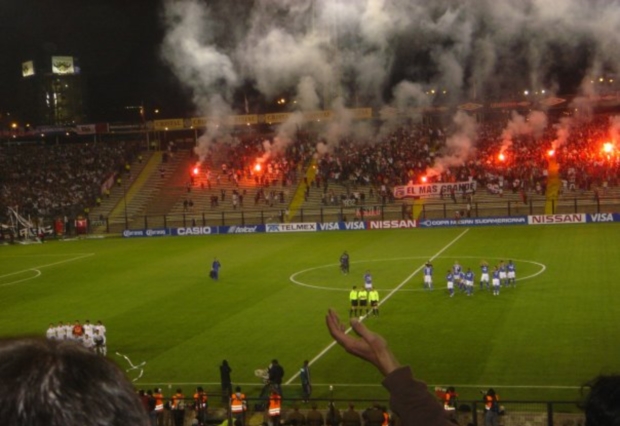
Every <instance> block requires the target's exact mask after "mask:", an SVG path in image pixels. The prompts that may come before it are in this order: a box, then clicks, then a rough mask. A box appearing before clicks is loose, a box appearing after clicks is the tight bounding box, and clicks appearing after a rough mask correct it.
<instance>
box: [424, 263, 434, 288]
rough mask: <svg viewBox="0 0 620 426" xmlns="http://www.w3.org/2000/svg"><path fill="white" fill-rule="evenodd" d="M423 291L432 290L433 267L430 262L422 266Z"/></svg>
mask: <svg viewBox="0 0 620 426" xmlns="http://www.w3.org/2000/svg"><path fill="white" fill-rule="evenodd" d="M424 289H425V290H432V289H433V265H432V264H431V262H426V264H425V265H424Z"/></svg>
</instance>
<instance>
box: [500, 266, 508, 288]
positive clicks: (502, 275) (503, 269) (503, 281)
mask: <svg viewBox="0 0 620 426" xmlns="http://www.w3.org/2000/svg"><path fill="white" fill-rule="evenodd" d="M506 278H507V276H506V264H505V263H504V261H503V260H500V261H499V284H500V285H501V286H505V285H506V284H507V280H506Z"/></svg>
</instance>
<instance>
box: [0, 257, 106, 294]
mask: <svg viewBox="0 0 620 426" xmlns="http://www.w3.org/2000/svg"><path fill="white" fill-rule="evenodd" d="M94 255H95V253H84V254H81V255H79V256H77V257H72V258H69V259H65V260H61V261H58V262H54V263H48V264H46V265H40V266H33V267H32V268H28V269H22V270H21V271H17V272H11V273H9V274H4V275H0V280H1V279H3V278H6V277H10V276H12V275H18V274H23V273H25V272H30V271H36V272H38V275H36V276H34V277H30V278H24V279H22V280H19V281H13V282H10V283H4V284H0V287H6V286H9V285H15V284H17V283H21V282H23V281H28V280H31V279H34V278H38V277H39V276H40V275H41V271H39V269H41V268H48V267H50V266H56V265H62V264H63V263H69V262H73V261H75V260H80V259H84V258H85V257H90V256H94Z"/></svg>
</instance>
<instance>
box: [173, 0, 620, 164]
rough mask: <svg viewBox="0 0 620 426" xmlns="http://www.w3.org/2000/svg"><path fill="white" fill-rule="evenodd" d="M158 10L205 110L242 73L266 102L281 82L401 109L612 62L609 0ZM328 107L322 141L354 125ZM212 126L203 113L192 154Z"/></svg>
mask: <svg viewBox="0 0 620 426" xmlns="http://www.w3.org/2000/svg"><path fill="white" fill-rule="evenodd" d="M240 4H241V5H240ZM162 21H163V24H164V26H165V30H166V35H165V37H164V40H163V43H162V47H161V54H162V58H163V59H164V60H165V61H166V63H167V64H168V65H169V66H170V67H171V69H172V70H173V72H174V74H175V75H176V76H177V78H178V79H179V80H180V81H181V82H182V83H183V84H184V85H186V86H187V88H189V89H190V90H191V92H192V95H193V99H194V103H195V105H196V109H197V111H198V113H199V114H201V115H204V116H208V117H225V116H227V115H229V114H231V113H232V114H234V113H237V114H239V113H245V111H243V110H242V111H234V107H233V104H234V102H233V99H234V96H235V93H237V92H238V91H239V90H240V89H241V88H242V86H244V85H247V84H250V85H251V86H252V88H253V89H254V90H255V91H257V92H259V93H260V94H261V95H262V96H263V97H264V99H266V100H267V101H270V100H275V99H276V98H277V97H279V96H281V94H282V93H289V94H290V93H293V94H294V96H295V99H297V103H296V107H297V108H298V109H299V110H300V111H308V110H313V109H337V108H340V110H345V109H346V108H351V107H354V106H362V107H373V108H375V109H381V108H382V107H384V106H391V107H394V108H397V109H399V108H400V109H402V108H407V107H416V106H426V105H428V104H429V103H430V102H432V100H429V95H427V91H428V90H430V89H435V90H437V93H441V96H444V98H443V99H446V100H449V101H451V102H458V101H460V100H472V99H491V98H493V97H498V98H501V96H502V95H505V94H506V93H514V92H515V91H517V92H522V91H523V90H526V89H529V90H540V89H543V88H544V89H546V90H548V91H550V92H555V93H557V92H563V93H567V92H570V93H578V92H579V91H580V90H579V88H580V86H581V83H582V81H583V80H584V79H585V78H588V77H589V76H591V75H598V74H602V73H609V74H615V73H617V72H618V70H619V69H620V56H618V55H617V46H618V45H619V44H620V43H619V42H620V32H619V31H617V29H618V28H620V0H588V1H584V0H562V1H559V2H558V1H549V0H523V1H513V0H470V1H463V0H438V1H434V2H428V1H422V0H413V1H412V0H357V1H350V0H314V1H298V0H270V1H253V2H252V1H251V2H231V1H229V0H219V1H211V2H206V1H198V0H164V3H163V8H162ZM256 112H257V111H250V113H256ZM336 115H337V117H341V120H339V119H336V120H334V121H333V122H332V123H330V125H329V126H330V127H329V129H327V128H326V130H325V135H324V137H323V140H324V147H323V149H325V150H329V149H330V146H333V145H334V144H337V140H338V138H339V137H342V136H343V135H347V134H351V133H352V132H358V131H359V130H357V129H356V128H355V124H354V122H353V121H352V120H350V117H348V116H347V114H345V113H342V114H336ZM294 120H295V123H285V124H284V125H283V126H282V127H283V128H282V130H281V131H280V132H279V134H278V137H279V141H278V143H275V144H273V143H272V144H271V148H273V146H274V145H275V146H277V147H282V146H286V143H287V141H290V140H291V138H292V134H291V133H290V131H289V130H288V129H291V128H295V125H296V124H298V122H299V117H295V118H294ZM530 130H533V129H530ZM221 132H222V128H221V127H217V126H216V125H215V124H213V123H208V127H207V131H206V132H205V135H203V137H202V138H201V147H200V148H199V153H200V155H201V157H202V156H203V155H206V152H208V150H209V149H210V148H211V147H212V146H213V144H216V143H217V141H219V140H221V138H223V137H224V136H225V135H223V134H222V133H221ZM459 143H460V142H459Z"/></svg>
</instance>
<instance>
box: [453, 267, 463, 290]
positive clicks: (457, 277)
mask: <svg viewBox="0 0 620 426" xmlns="http://www.w3.org/2000/svg"><path fill="white" fill-rule="evenodd" d="M461 272H463V267H462V266H461V265H460V264H459V262H458V260H457V261H456V262H454V265H453V266H452V279H453V281H454V284H456V285H457V287H458V288H459V289H461V290H463V287H462V286H463V283H462V282H461Z"/></svg>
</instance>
